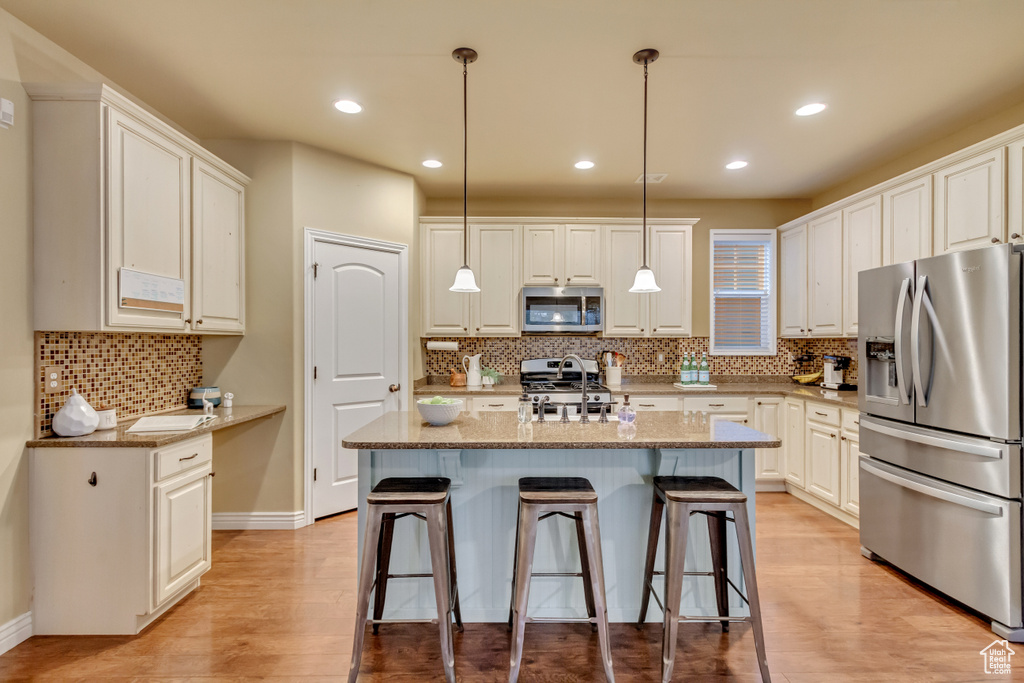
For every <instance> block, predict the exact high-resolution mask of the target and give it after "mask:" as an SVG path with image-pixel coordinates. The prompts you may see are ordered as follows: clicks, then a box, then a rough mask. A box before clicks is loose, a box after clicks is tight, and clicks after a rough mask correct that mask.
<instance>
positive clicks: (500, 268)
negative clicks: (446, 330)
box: [452, 225, 521, 336]
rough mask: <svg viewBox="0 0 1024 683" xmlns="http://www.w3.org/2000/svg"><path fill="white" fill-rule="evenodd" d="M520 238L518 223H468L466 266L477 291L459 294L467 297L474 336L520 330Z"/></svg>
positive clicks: (494, 334)
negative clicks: (471, 273) (473, 279)
mask: <svg viewBox="0 0 1024 683" xmlns="http://www.w3.org/2000/svg"><path fill="white" fill-rule="evenodd" d="M519 240H520V226H518V225H470V226H469V265H470V267H471V268H472V269H473V274H474V275H475V276H476V284H477V287H479V288H480V291H479V292H477V293H475V294H462V295H460V296H463V297H465V296H468V297H469V300H470V311H471V313H470V315H471V318H470V321H471V323H472V328H473V333H474V334H476V335H479V336H508V335H518V334H520V332H521V328H520V326H519V308H520V298H519V290H520V286H519V275H520V265H519V254H520V241H519ZM454 272H455V271H452V276H453V277H454Z"/></svg>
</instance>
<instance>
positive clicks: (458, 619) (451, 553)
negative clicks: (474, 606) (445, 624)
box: [445, 498, 465, 633]
mask: <svg viewBox="0 0 1024 683" xmlns="http://www.w3.org/2000/svg"><path fill="white" fill-rule="evenodd" d="M445 511H446V515H447V521H448V570H449V571H450V572H451V577H452V584H451V590H452V592H453V593H454V594H455V628H456V629H458V631H459V633H462V632H463V630H465V629H463V628H462V610H461V609H460V608H459V575H458V572H457V571H455V531H454V528H455V527H454V526H453V525H452V499H451V498H449V499H448V503H447V504H446V505H445Z"/></svg>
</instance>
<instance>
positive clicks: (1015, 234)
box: [1010, 232, 1020, 240]
mask: <svg viewBox="0 0 1024 683" xmlns="http://www.w3.org/2000/svg"><path fill="white" fill-rule="evenodd" d="M1018 238H1020V233H1019V232H1015V233H1013V234H1012V235H1010V239H1011V240H1015V239H1018Z"/></svg>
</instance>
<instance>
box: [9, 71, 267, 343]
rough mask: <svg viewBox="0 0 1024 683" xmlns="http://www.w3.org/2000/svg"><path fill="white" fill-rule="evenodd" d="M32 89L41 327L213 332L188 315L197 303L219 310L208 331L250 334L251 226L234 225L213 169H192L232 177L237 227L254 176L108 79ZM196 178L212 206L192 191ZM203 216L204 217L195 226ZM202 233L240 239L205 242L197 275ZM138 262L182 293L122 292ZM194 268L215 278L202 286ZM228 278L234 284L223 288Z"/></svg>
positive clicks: (37, 318)
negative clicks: (246, 237) (245, 231)
mask: <svg viewBox="0 0 1024 683" xmlns="http://www.w3.org/2000/svg"><path fill="white" fill-rule="evenodd" d="M26 90H27V91H28V93H29V95H30V97H31V98H32V99H33V105H32V120H33V194H34V203H33V214H34V243H35V263H34V277H35V281H34V286H33V290H34V291H33V293H34V297H35V328H36V329H37V330H69V331H94V332H118V331H120V332H185V331H196V332H205V331H206V330H205V329H203V325H198V326H196V325H194V324H191V325H190V322H191V321H194V320H197V319H198V317H197V316H196V315H194V314H195V313H196V311H194V310H193V308H194V306H195V305H197V304H199V305H201V306H203V307H204V308H203V313H204V316H205V315H206V314H205V311H206V310H209V311H210V313H209V323H208V324H209V325H210V328H209V329H210V331H212V332H219V333H234V334H238V333H241V332H242V331H243V327H242V325H243V323H242V321H243V310H242V304H243V302H242V298H241V292H242V291H244V280H243V277H244V270H242V269H241V268H240V266H239V264H240V263H241V261H242V259H243V258H244V257H243V255H242V251H241V250H242V242H241V238H242V231H241V229H236V230H234V231H233V232H232V233H231V234H230V235H228V234H226V232H225V229H224V228H223V225H222V224H221V221H222V220H224V219H225V216H226V215H227V213H228V210H225V211H220V210H219V208H218V207H220V206H221V205H220V204H219V202H218V201H215V200H213V199H211V196H210V195H211V194H216V192H215V191H214V190H213V189H212V186H210V185H208V184H207V180H208V178H195V177H193V171H194V170H195V169H194V168H193V162H194V160H201V161H202V162H204V164H205V167H207V168H215V169H217V170H218V171H219V172H220V174H221V175H224V176H227V177H230V178H231V179H232V182H233V187H232V188H231V190H230V192H231V193H234V198H233V200H231V201H233V202H234V206H233V208H234V209H238V214H237V215H235V216H234V217H233V218H232V219H229V222H230V220H233V221H235V222H237V225H238V226H239V228H240V227H241V221H242V220H243V216H244V214H243V213H242V212H241V210H240V208H239V207H240V206H241V205H242V202H243V201H244V200H243V198H242V197H243V195H244V186H245V185H246V184H247V183H248V182H249V179H248V178H247V177H246V176H245V175H243V174H241V173H238V172H237V171H235V170H234V169H232V168H231V167H230V166H228V165H227V164H224V163H223V162H221V161H220V160H218V159H216V157H214V156H213V155H211V154H210V153H209V152H207V151H206V150H204V149H203V148H202V147H200V146H199V145H197V144H196V143H195V142H194V141H193V140H191V139H189V138H187V137H186V136H184V135H182V134H181V133H180V132H179V131H177V130H175V129H174V128H172V127H171V126H169V125H167V124H166V123H164V122H163V121H161V120H160V119H158V118H157V117H155V116H153V115H151V114H150V113H148V112H146V111H144V110H143V109H141V108H140V107H139V106H137V105H136V104H134V103H133V102H131V101H129V100H127V99H126V98H124V97H122V96H121V95H119V94H117V93H115V92H114V91H112V90H111V89H109V88H108V87H106V86H103V85H101V84H84V85H82V84H32V85H30V86H28V87H26ZM203 167H204V166H203V164H200V165H198V166H196V169H198V168H203ZM197 182H198V183H199V184H201V185H202V186H203V188H202V189H203V190H204V192H202V193H201V195H200V197H201V199H203V200H204V201H205V204H199V205H197V204H196V203H195V201H194V200H195V198H196V197H195V192H194V190H195V188H196V187H197V185H196V183H197ZM194 220H200V221H203V227H202V228H195V226H194V225H193V221H194ZM215 226H216V227H215ZM195 230H199V232H198V233H196V232H194V231H195ZM194 234H200V235H202V236H203V237H204V239H206V238H208V239H209V240H211V241H214V242H216V243H217V244H218V245H220V246H224V245H225V242H224V240H225V239H226V238H230V241H231V243H232V244H231V247H232V248H229V249H228V250H226V251H223V252H220V253H218V252H217V251H215V250H214V249H212V248H209V249H207V250H206V251H205V252H204V253H203V254H201V255H199V258H200V259H201V263H202V271H201V272H199V273H197V272H195V270H194V267H193V264H194V258H195V257H196V254H195V253H194V252H193V246H194V239H193V236H194ZM235 238H237V239H238V243H237V245H236V244H234V240H235ZM201 248H202V247H201ZM128 270H131V271H138V272H141V273H143V274H144V275H152V276H159V277H162V278H169V280H167V281H165V282H164V284H165V285H167V286H170V285H171V284H172V283H174V281H177V282H178V283H177V284H176V285H175V286H174V287H176V288H177V289H178V290H179V293H180V296H181V300H180V301H167V300H160V301H157V302H155V305H154V303H151V302H149V301H144V300H142V299H141V297H128V296H126V297H122V296H121V294H122V292H121V288H120V282H121V280H122V276H124V275H125V271H128ZM222 271H223V272H222ZM194 278H196V279H198V280H201V281H204V282H206V283H208V284H204V285H202V291H201V292H196V285H197V280H196V279H194ZM235 279H237V284H235V283H234V282H233V280H235ZM229 281H232V282H231V285H230V286H229V287H228V290H227V291H219V290H217V286H219V285H220V284H222V283H223V282H229ZM174 287H172V289H173V288H174ZM132 298H134V299H136V300H135V301H132V300H131V299H132ZM236 309H237V310H236ZM203 320H204V323H207V317H204V318H203Z"/></svg>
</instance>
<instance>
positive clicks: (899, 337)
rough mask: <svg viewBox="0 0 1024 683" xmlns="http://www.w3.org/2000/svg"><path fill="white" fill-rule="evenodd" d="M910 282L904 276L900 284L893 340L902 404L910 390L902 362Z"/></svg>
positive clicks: (908, 397) (897, 383)
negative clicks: (905, 313)
mask: <svg viewBox="0 0 1024 683" xmlns="http://www.w3.org/2000/svg"><path fill="white" fill-rule="evenodd" d="M910 282H911V278H909V277H906V278H903V284H901V285H900V298H899V303H897V304H896V335H895V339H894V340H893V341H894V346H895V351H896V388H897V389H898V390H899V392H900V403H902V404H903V405H909V404H910V392H909V391H907V383H906V378H905V377H904V375H903V368H904V367H906V366H905V365H904V364H903V311H904V305H905V304H906V303H907V299H908V298H910V297H911V294H910Z"/></svg>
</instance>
